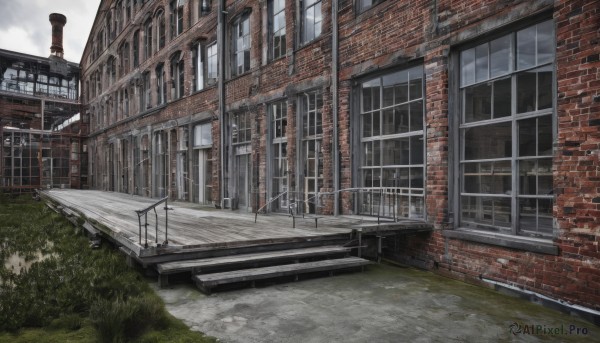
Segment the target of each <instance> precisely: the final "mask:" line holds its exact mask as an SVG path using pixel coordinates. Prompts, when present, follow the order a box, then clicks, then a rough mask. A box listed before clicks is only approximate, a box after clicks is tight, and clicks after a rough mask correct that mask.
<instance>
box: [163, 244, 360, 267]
mask: <svg viewBox="0 0 600 343" xmlns="http://www.w3.org/2000/svg"><path fill="white" fill-rule="evenodd" d="M349 251H350V248H346V247H342V246H324V247H311V248H302V249H288V250H277V251H267V252H261V253H251V254H240V255H229V256H221V257H211V258H202V259H193V260H184V261H174V262H165V263H160V264H157V266H156V268H157V270H158V272H159V273H160V274H174V273H178V272H185V271H189V270H192V269H194V268H198V269H199V268H207V267H219V266H227V265H232V264H239V263H246V262H247V263H252V262H261V261H269V260H275V259H292V258H303V257H311V256H323V255H329V254H336V253H346V252H349Z"/></svg>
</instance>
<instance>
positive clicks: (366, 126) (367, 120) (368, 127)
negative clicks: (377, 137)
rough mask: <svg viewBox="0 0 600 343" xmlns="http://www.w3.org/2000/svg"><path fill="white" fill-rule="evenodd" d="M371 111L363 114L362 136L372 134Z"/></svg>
mask: <svg viewBox="0 0 600 343" xmlns="http://www.w3.org/2000/svg"><path fill="white" fill-rule="evenodd" d="M371 116H372V114H371V113H366V114H363V133H362V136H363V137H371V136H372V135H373V128H372V124H371Z"/></svg>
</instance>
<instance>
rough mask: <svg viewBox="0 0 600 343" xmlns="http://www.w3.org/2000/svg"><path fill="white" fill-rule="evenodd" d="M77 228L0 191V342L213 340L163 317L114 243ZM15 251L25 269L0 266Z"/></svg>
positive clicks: (40, 206) (145, 285) (27, 200)
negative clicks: (94, 240)
mask: <svg viewBox="0 0 600 343" xmlns="http://www.w3.org/2000/svg"><path fill="white" fill-rule="evenodd" d="M77 232H78V231H77V230H74V228H73V226H72V224H71V223H70V222H69V221H68V220H66V219H65V218H63V217H62V216H61V215H59V214H57V213H55V212H54V211H52V210H51V209H49V208H48V207H47V206H45V204H44V203H41V202H36V201H34V200H33V199H31V197H29V196H20V197H9V196H7V195H3V194H0V248H1V249H0V262H1V265H0V267H1V268H0V342H41V341H43V342H88V341H89V342H97V341H101V342H120V341H121V342H122V341H127V342H213V341H214V339H212V338H209V337H205V336H204V335H202V334H201V333H198V332H193V331H191V330H190V329H189V328H188V327H187V326H185V325H184V324H183V323H181V322H180V321H178V320H176V319H174V318H173V317H172V316H170V315H169V314H168V313H167V311H166V310H165V308H164V303H163V302H162V300H161V299H160V298H159V297H158V296H157V295H156V294H155V293H154V292H153V291H152V289H151V288H150V286H149V285H148V283H147V282H146V280H145V279H144V277H142V276H141V274H140V273H139V272H136V271H135V270H132V269H130V268H129V267H127V265H126V263H125V258H124V256H122V255H121V254H120V253H118V251H117V250H116V249H115V248H114V247H112V246H109V245H104V246H103V247H102V248H101V249H97V250H92V249H90V248H89V241H88V239H87V238H86V237H85V236H83V235H81V234H77ZM17 253H18V254H19V256H21V257H24V260H25V261H28V262H30V263H31V265H30V267H29V268H26V269H23V270H18V269H19V268H17V269H15V268H13V267H8V268H6V266H5V263H6V261H7V259H8V258H9V257H10V256H11V255H14V254H17ZM40 254H41V255H43V256H44V259H42V260H36V258H37V257H38V256H39V255H40Z"/></svg>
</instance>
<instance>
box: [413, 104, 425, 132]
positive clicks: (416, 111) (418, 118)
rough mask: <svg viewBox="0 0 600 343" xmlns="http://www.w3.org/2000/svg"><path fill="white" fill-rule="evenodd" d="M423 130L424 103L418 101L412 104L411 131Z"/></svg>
mask: <svg viewBox="0 0 600 343" xmlns="http://www.w3.org/2000/svg"><path fill="white" fill-rule="evenodd" d="M420 130H423V102H422V101H416V102H412V103H411V104H410V131H420Z"/></svg>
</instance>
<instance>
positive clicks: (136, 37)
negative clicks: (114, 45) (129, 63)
mask: <svg viewBox="0 0 600 343" xmlns="http://www.w3.org/2000/svg"><path fill="white" fill-rule="evenodd" d="M139 64H140V31H139V30H138V31H135V32H134V33H133V67H134V68H137V66H138V65H139Z"/></svg>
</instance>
